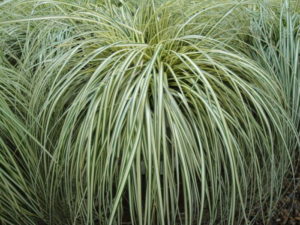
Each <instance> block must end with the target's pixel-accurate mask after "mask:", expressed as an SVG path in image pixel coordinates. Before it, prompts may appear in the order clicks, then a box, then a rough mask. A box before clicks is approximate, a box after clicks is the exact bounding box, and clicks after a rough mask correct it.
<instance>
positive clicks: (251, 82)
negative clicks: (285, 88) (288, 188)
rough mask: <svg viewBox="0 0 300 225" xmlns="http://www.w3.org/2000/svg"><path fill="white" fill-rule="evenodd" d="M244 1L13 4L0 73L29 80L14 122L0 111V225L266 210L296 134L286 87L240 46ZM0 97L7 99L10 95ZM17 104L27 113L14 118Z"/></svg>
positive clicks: (238, 218) (190, 218)
mask: <svg viewBox="0 0 300 225" xmlns="http://www.w3.org/2000/svg"><path fill="white" fill-rule="evenodd" d="M244 7H247V5H245V4H242V3H234V2H230V1H219V2H218V4H217V5H216V4H215V2H214V3H210V1H202V2H201V1H195V2H193V3H189V2H188V1H174V2H168V1H157V2H156V1H155V2H154V1H147V0H143V1H141V4H139V5H136V4H134V2H133V1H129V2H124V3H122V4H110V2H108V1H107V2H106V3H105V2H104V4H99V5H97V4H89V3H83V2H81V3H71V2H70V1H27V2H26V1H25V2H24V1H15V2H9V3H6V4H4V6H3V8H2V9H0V12H3V14H1V15H3V16H1V17H0V18H1V19H0V26H1V28H0V29H1V31H2V35H1V36H2V42H1V49H2V53H1V54H2V55H3V57H2V58H3V62H5V65H7V66H6V67H5V68H3V69H2V70H1V74H3V75H2V76H3V77H5V76H8V74H10V72H9V71H8V69H6V68H7V67H12V68H13V70H12V71H14V72H13V73H12V74H13V77H14V79H17V80H18V79H21V81H19V80H18V82H16V84H17V85H22V86H21V87H19V88H16V87H15V86H14V85H13V86H12V87H13V92H12V93H18V94H17V95H16V94H14V95H13V100H16V101H17V103H18V106H17V107H16V106H14V105H7V103H5V104H1V106H0V107H1V108H0V112H2V111H3V112H6V114H9V115H15V116H14V117H13V118H6V117H5V116H4V114H1V113H0V115H1V117H0V118H1V119H2V118H3V119H4V118H6V119H5V120H4V123H3V124H4V126H3V125H2V123H1V122H2V120H0V129H3V132H2V133H4V134H6V133H8V134H9V135H8V136H6V135H4V136H3V135H2V133H1V134H0V135H2V136H0V140H2V139H3V140H4V139H5V140H10V141H11V142H12V144H13V145H12V146H10V145H9V144H7V143H5V142H4V141H2V142H1V143H3V144H2V145H0V147H1V148H2V149H4V151H2V149H1V153H0V154H1V157H2V159H5V160H2V161H0V162H1V164H0V165H1V168H4V169H2V170H1V171H3V173H2V174H1V175H0V182H1V183H2V184H5V185H2V186H0V187H1V188H2V189H1V190H0V191H2V192H1V193H5V195H1V197H0V206H1V208H3V213H2V212H1V211H0V212H1V214H0V220H1V221H2V223H3V224H20V223H23V224H39V223H41V222H43V223H45V224H47V225H48V224H49V225H52V224H53V225H54V224H55V225H58V224H105V225H106V224H109V225H112V224H122V223H125V222H130V223H132V224H139V225H150V224H161V225H173V224H185V225H193V224H201V223H208V224H241V223H244V224H250V223H251V222H252V220H253V219H255V217H256V216H261V217H263V218H265V217H266V216H268V215H269V214H270V213H271V209H272V207H273V205H274V203H275V202H276V197H277V195H278V194H280V191H281V188H282V187H281V185H282V178H283V176H284V175H285V173H286V170H287V168H288V166H289V163H290V154H291V153H290V149H289V147H290V141H289V140H290V139H289V138H290V136H291V135H293V131H292V128H291V127H290V125H289V119H288V118H287V115H286V112H285V108H284V106H283V105H284V103H285V100H286V99H285V95H284V93H283V92H282V90H281V89H280V86H279V84H278V83H277V82H276V80H275V79H273V78H272V76H270V75H269V73H267V72H266V71H265V70H263V69H261V68H260V67H259V64H257V63H256V62H255V61H253V60H251V59H250V58H249V57H247V56H246V55H245V54H243V53H241V52H240V51H237V50H235V48H233V47H232V46H233V45H234V43H238V42H239V40H237V38H238V30H239V25H238V23H236V20H237V18H242V15H241V14H240V12H243V9H244ZM12 11H13V12H14V13H9V12H12ZM29 11H30V12H31V13H29ZM46 12H47V14H46ZM241 27H242V25H241ZM14 40H17V43H18V44H17V45H16V44H15V43H16V41H14ZM3 46H4V47H3ZM0 79H1V80H0V81H2V80H3V84H4V85H7V84H6V83H7V82H8V83H9V84H10V83H11V82H12V81H13V80H14V79H12V80H11V79H6V80H9V81H5V78H3V79H2V77H0ZM0 85H1V83H0ZM0 87H1V86H0ZM17 90H20V91H21V92H20V91H17ZM23 90H27V91H28V93H26V94H25V95H24V93H23V92H22V91H23ZM2 93H3V94H2ZM1 96H4V97H2V98H0V101H3V102H7V101H9V99H10V98H9V94H8V93H7V92H6V91H5V89H4V90H2V89H0V97H1ZM6 105H7V106H6ZM16 108H18V109H20V111H21V113H20V115H19V113H18V112H13V113H11V112H10V111H9V110H12V109H16ZM21 109H22V110H21ZM8 124H11V125H8ZM1 125H2V127H4V128H2V127H1ZM10 127H13V128H12V129H10ZM0 131H2V130H0ZM1 143H0V144H1ZM15 151H17V152H18V153H19V154H20V155H16V154H13V153H14V152H15ZM0 160H1V159H0ZM19 160H20V161H19ZM6 184H7V185H6ZM14 186H16V187H18V189H17V190H16V191H11V190H15V189H16V188H15V189H12V188H13V187H14ZM6 194H7V195H6ZM5 196H6V197H5ZM10 211H11V213H10ZM24 218H25V219H24ZM24 221H25V222H24Z"/></svg>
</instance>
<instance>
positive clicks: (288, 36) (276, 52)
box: [251, 1, 300, 131]
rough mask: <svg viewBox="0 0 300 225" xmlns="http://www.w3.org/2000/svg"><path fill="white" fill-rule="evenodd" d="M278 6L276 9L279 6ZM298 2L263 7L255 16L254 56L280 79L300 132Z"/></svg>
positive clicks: (253, 29)
mask: <svg viewBox="0 0 300 225" xmlns="http://www.w3.org/2000/svg"><path fill="white" fill-rule="evenodd" d="M276 6H277V7H276ZM299 9H300V7H299V2H298V4H297V2H292V1H283V2H282V3H281V5H280V6H279V7H278V4H275V6H274V5H273V7H272V5H271V6H270V5H268V4H262V5H261V6H260V11H259V12H258V15H256V16H255V17H254V20H253V23H252V26H251V31H252V36H253V39H252V41H253V42H252V45H253V46H254V48H252V50H253V51H252V57H253V58H254V59H255V60H257V61H259V62H260V64H261V65H262V66H263V67H264V68H266V70H267V71H268V72H269V74H271V75H273V76H274V77H276V78H278V80H279V82H280V84H281V86H282V89H283V90H284V92H285V95H286V98H287V100H288V107H289V113H290V116H291V117H292V119H293V122H294V124H295V126H296V128H297V129H298V131H300V61H299V54H300V14H299Z"/></svg>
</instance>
